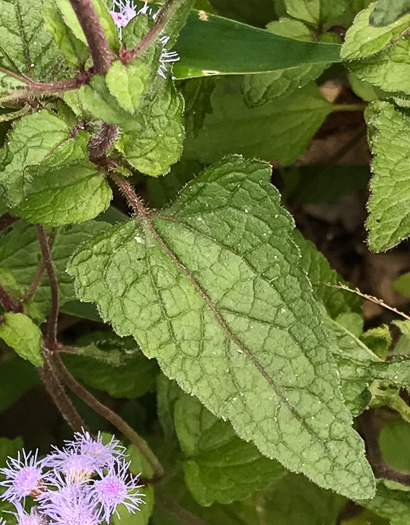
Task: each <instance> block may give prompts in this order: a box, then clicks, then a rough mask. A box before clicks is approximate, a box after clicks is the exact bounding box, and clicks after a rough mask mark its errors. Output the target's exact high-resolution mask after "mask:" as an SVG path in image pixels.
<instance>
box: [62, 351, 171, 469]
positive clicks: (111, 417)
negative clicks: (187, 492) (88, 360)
mask: <svg viewBox="0 0 410 525" xmlns="http://www.w3.org/2000/svg"><path fill="white" fill-rule="evenodd" d="M52 359H53V366H55V368H56V370H57V371H58V374H59V376H60V377H61V379H62V381H63V382H64V383H65V384H66V385H67V386H68V388H69V389H70V390H71V391H72V392H73V393H74V394H75V395H76V396H78V397H79V398H80V399H82V400H83V401H84V403H86V404H87V405H88V406H89V407H90V408H92V409H93V410H94V411H95V412H97V414H100V416H102V417H103V418H104V419H106V420H107V421H108V422H109V423H111V424H112V425H114V426H115V427H116V428H117V429H118V430H119V431H120V432H121V433H122V434H124V436H126V437H127V438H128V439H129V440H130V441H131V443H132V444H133V445H135V446H136V447H137V448H138V450H139V451H140V452H141V454H142V455H143V456H144V457H145V458H146V460H147V461H148V463H149V464H150V465H151V467H152V469H153V471H154V475H155V478H156V479H160V478H162V477H163V475H164V469H163V467H162V465H161V463H160V462H159V461H158V458H157V457H156V456H155V454H154V453H153V452H152V450H151V449H150V448H149V446H148V444H147V442H146V441H145V439H143V438H142V437H141V436H139V435H138V434H137V433H136V432H135V431H134V430H133V429H132V428H131V427H130V426H129V425H128V423H126V422H125V421H124V420H123V419H122V418H121V417H120V416H119V415H118V414H116V413H115V412H113V411H112V410H110V409H109V408H108V407H106V406H105V405H103V404H102V403H101V402H100V401H98V399H96V398H95V397H94V396H93V395H92V394H90V392H88V390H87V389H86V388H84V387H83V386H82V385H80V383H79V382H78V381H77V380H76V379H75V378H74V377H73V376H72V375H71V373H70V372H69V371H68V370H67V368H66V366H65V365H64V363H63V361H62V359H61V356H60V355H59V354H57V353H55V354H53V356H52Z"/></svg>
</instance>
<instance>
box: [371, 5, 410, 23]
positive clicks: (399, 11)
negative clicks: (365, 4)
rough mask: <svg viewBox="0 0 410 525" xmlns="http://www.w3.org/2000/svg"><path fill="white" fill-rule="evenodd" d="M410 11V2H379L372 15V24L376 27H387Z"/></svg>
mask: <svg viewBox="0 0 410 525" xmlns="http://www.w3.org/2000/svg"><path fill="white" fill-rule="evenodd" d="M409 11H410V2H409V0H379V1H378V2H377V5H376V7H375V8H374V11H373V13H372V14H371V15H370V23H371V24H372V25H374V26H385V25H388V24H391V23H393V22H395V21H396V20H397V19H398V18H400V17H401V16H402V15H404V14H405V13H408V12H409Z"/></svg>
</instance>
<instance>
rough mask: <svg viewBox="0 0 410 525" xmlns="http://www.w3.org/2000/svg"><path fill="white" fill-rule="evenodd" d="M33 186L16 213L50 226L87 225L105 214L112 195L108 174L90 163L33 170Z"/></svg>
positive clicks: (26, 192)
mask: <svg viewBox="0 0 410 525" xmlns="http://www.w3.org/2000/svg"><path fill="white" fill-rule="evenodd" d="M29 174H30V178H32V182H31V184H30V185H29V186H28V188H27V189H26V191H25V198H24V200H23V201H22V202H21V203H20V204H19V206H17V207H15V208H13V210H12V213H13V214H14V215H17V216H19V217H23V218H24V219H26V220H28V221H30V222H33V223H40V224H45V225H48V226H60V225H63V224H74V223H79V222H86V221H89V220H91V219H93V218H94V217H97V215H99V214H100V213H102V212H103V211H105V210H106V209H107V208H108V206H109V205H110V202H111V199H112V191H111V188H110V186H109V184H108V182H107V180H106V176H105V173H104V172H103V171H101V169H100V168H99V167H98V166H96V165H95V164H92V163H91V162H89V161H88V160H80V161H75V162H71V163H69V164H61V165H58V166H56V167H51V168H45V167H40V168H37V169H31V170H29Z"/></svg>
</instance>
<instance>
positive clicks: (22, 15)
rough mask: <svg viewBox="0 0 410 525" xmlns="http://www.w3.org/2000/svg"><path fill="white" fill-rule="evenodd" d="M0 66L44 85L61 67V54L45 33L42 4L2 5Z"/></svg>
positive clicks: (37, 0) (17, 1) (14, 1)
mask: <svg viewBox="0 0 410 525" xmlns="http://www.w3.org/2000/svg"><path fill="white" fill-rule="evenodd" d="M0 66H2V67H4V68H5V69H7V70H9V71H12V72H14V73H24V74H26V75H27V76H29V77H30V78H33V79H36V80H41V81H45V80H48V79H49V78H51V77H52V76H53V75H54V76H55V73H56V71H58V69H59V68H60V66H61V54H60V52H59V50H58V48H57V46H56V45H55V44H54V42H53V37H52V36H51V34H50V33H49V32H48V31H46V29H45V27H44V18H43V2H42V0H30V1H29V2H27V1H22V0H1V1H0Z"/></svg>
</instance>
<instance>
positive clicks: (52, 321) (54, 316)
mask: <svg viewBox="0 0 410 525" xmlns="http://www.w3.org/2000/svg"><path fill="white" fill-rule="evenodd" d="M36 232H37V238H38V241H39V243H40V248H41V254H42V257H43V262H44V266H45V268H46V270H47V274H48V280H49V283H50V289H51V307H50V313H49V316H48V320H47V338H46V346H47V348H49V349H50V350H56V349H57V348H58V341H57V323H58V312H59V298H60V293H59V289H58V280H57V275H56V272H55V268H54V263H53V258H52V256H51V248H50V244H49V242H48V239H47V235H46V232H45V229H44V226H42V225H41V224H36Z"/></svg>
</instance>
